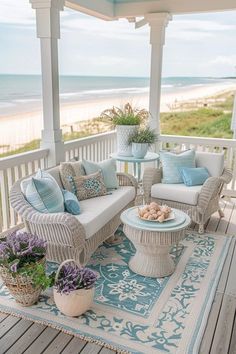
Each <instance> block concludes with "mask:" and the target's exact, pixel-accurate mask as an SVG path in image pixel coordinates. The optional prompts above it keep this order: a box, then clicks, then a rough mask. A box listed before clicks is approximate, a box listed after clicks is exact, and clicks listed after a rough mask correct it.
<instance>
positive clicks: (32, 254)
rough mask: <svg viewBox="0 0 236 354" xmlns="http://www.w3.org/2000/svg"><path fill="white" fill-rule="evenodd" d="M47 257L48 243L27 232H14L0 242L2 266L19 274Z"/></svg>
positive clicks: (0, 264)
mask: <svg viewBox="0 0 236 354" xmlns="http://www.w3.org/2000/svg"><path fill="white" fill-rule="evenodd" d="M45 255H46V242H45V241H44V240H42V239H40V238H38V237H37V236H36V235H32V234H30V233H27V232H22V233H20V232H16V231H15V232H13V233H12V234H10V235H8V236H7V237H6V239H5V240H4V241H2V242H0V266H4V267H7V268H8V269H9V271H11V272H12V273H17V272H18V271H20V270H22V269H23V268H24V267H25V266H28V265H30V264H32V263H33V264H35V263H37V262H38V261H39V260H40V259H42V258H43V257H45Z"/></svg>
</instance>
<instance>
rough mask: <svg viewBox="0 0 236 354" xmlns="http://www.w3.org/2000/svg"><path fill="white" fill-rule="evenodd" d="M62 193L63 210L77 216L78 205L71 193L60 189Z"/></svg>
mask: <svg viewBox="0 0 236 354" xmlns="http://www.w3.org/2000/svg"><path fill="white" fill-rule="evenodd" d="M62 193H63V197H64V205H65V210H66V211H67V212H68V213H70V214H72V215H79V214H80V205H79V201H78V199H77V197H76V196H75V195H74V193H71V192H69V191H67V190H65V189H62Z"/></svg>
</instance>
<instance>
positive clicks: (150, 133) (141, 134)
mask: <svg viewBox="0 0 236 354" xmlns="http://www.w3.org/2000/svg"><path fill="white" fill-rule="evenodd" d="M156 140H157V134H156V132H155V130H152V129H150V128H149V127H147V128H140V129H138V130H137V131H135V132H134V133H133V134H132V135H130V137H129V144H132V143H139V144H140V143H145V144H148V145H152V144H154V143H155V141H156Z"/></svg>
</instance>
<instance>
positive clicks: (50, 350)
mask: <svg viewBox="0 0 236 354" xmlns="http://www.w3.org/2000/svg"><path fill="white" fill-rule="evenodd" d="M72 338H73V336H72V335H69V334H66V333H63V332H60V333H59V334H58V336H57V337H56V338H55V339H54V340H53V341H52V343H51V344H50V345H49V346H48V347H47V349H46V350H45V351H44V352H43V354H58V353H61V351H62V350H63V349H64V348H65V347H66V345H67V344H68V343H69V342H70V341H71V339H72Z"/></svg>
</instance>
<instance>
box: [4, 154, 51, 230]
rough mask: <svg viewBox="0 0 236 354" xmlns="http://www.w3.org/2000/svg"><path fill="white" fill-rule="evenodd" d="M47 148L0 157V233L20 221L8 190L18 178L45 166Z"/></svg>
mask: <svg viewBox="0 0 236 354" xmlns="http://www.w3.org/2000/svg"><path fill="white" fill-rule="evenodd" d="M47 156H48V150H46V149H38V150H34V151H30V152H25V153H22V154H18V155H12V156H9V157H5V158H3V159H0V233H2V232H4V231H7V230H8V229H11V228H14V227H15V226H16V225H18V224H19V223H20V220H19V219H18V217H17V215H16V214H15V213H14V210H13V209H12V208H11V206H10V205H9V191H10V189H11V186H12V185H13V184H14V182H15V181H17V180H18V179H20V178H22V177H25V176H28V175H30V174H32V173H34V172H35V171H37V170H38V168H46V167H47Z"/></svg>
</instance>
